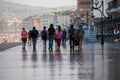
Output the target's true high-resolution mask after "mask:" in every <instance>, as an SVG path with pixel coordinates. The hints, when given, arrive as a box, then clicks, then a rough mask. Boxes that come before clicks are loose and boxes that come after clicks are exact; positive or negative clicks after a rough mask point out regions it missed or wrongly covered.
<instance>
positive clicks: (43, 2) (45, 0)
mask: <svg viewBox="0 0 120 80" xmlns="http://www.w3.org/2000/svg"><path fill="white" fill-rule="evenodd" d="M6 1H11V2H16V3H20V4H26V5H30V6H43V7H60V6H70V5H77V0H6Z"/></svg>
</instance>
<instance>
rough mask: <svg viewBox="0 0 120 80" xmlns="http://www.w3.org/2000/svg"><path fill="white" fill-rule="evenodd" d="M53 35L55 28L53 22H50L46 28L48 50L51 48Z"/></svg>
mask: <svg viewBox="0 0 120 80" xmlns="http://www.w3.org/2000/svg"><path fill="white" fill-rule="evenodd" d="M54 36H55V28H54V26H53V24H50V27H49V28H48V39H49V50H52V49H53V41H54Z"/></svg>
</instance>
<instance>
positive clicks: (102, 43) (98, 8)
mask: <svg viewBox="0 0 120 80" xmlns="http://www.w3.org/2000/svg"><path fill="white" fill-rule="evenodd" d="M98 4H99V1H98V0H95V5H96V6H95V7H94V6H92V9H96V10H99V11H100V13H101V45H104V34H103V16H104V17H105V18H107V17H106V16H105V15H104V1H103V0H102V1H101V5H100V6H98ZM101 9H102V10H101Z"/></svg>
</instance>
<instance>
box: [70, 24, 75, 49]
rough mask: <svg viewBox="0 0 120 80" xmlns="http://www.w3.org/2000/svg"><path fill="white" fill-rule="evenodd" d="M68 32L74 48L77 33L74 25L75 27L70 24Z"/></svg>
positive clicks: (71, 45)
mask: <svg viewBox="0 0 120 80" xmlns="http://www.w3.org/2000/svg"><path fill="white" fill-rule="evenodd" d="M68 33H69V38H70V48H73V49H74V40H75V37H74V34H75V29H74V27H73V25H72V24H71V25H70V28H69V31H68Z"/></svg>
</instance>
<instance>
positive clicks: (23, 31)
mask: <svg viewBox="0 0 120 80" xmlns="http://www.w3.org/2000/svg"><path fill="white" fill-rule="evenodd" d="M21 40H22V49H23V50H25V47H26V42H27V31H26V30H25V28H24V27H23V28H22V31H21Z"/></svg>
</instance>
